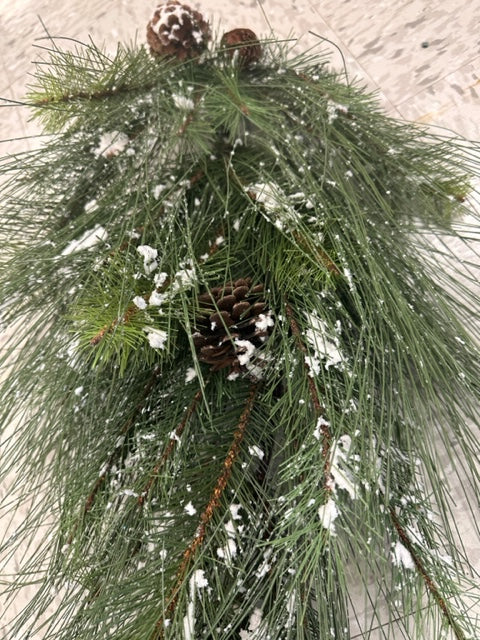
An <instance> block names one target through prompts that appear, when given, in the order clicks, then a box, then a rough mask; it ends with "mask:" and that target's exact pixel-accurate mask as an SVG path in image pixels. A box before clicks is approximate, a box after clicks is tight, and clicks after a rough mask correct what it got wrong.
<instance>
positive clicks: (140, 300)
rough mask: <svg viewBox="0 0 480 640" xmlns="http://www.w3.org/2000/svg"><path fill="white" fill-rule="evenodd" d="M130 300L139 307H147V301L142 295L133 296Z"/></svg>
mask: <svg viewBox="0 0 480 640" xmlns="http://www.w3.org/2000/svg"><path fill="white" fill-rule="evenodd" d="M132 302H133V304H134V305H135V306H136V307H138V308H139V309H146V308H147V303H146V302H145V299H144V298H143V297H142V296H135V297H134V298H133V300H132Z"/></svg>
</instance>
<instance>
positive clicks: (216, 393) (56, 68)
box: [0, 0, 480, 640]
mask: <svg viewBox="0 0 480 640" xmlns="http://www.w3.org/2000/svg"><path fill="white" fill-rule="evenodd" d="M210 37H211V28H210V26H209V25H208V23H207V22H206V20H205V19H204V18H203V16H202V15H201V14H200V13H199V12H198V11H196V10H193V9H191V8H190V7H188V6H186V5H183V4H181V3H178V2H175V1H174V0H168V2H166V3H164V4H163V5H160V6H159V7H158V8H157V9H156V10H155V13H154V15H153V17H152V20H151V21H150V23H149V25H148V29H147V40H148V45H149V48H148V47H146V46H140V47H137V48H129V47H125V46H121V45H120V46H119V47H118V50H117V52H116V54H115V55H113V56H108V55H107V54H106V53H104V52H103V51H102V50H100V49H98V48H97V47H96V46H95V45H94V44H91V43H90V44H86V45H77V47H76V48H75V49H74V50H70V51H66V50H65V51H64V50H62V49H61V48H59V47H58V45H57V43H56V42H55V41H54V40H52V41H51V47H50V50H49V60H48V64H46V61H45V60H43V61H42V62H41V63H39V64H38V65H37V73H36V76H35V80H34V85H33V86H32V88H31V93H30V96H29V103H30V105H31V106H32V107H33V110H34V114H35V116H36V117H37V118H39V119H40V120H41V122H42V123H43V125H44V130H45V134H48V135H46V137H45V138H42V139H41V140H40V143H41V144H39V147H38V149H37V150H35V151H31V152H26V153H23V154H17V155H11V156H8V157H6V158H4V159H3V161H2V164H1V172H2V179H3V182H2V191H3V193H2V212H1V216H0V224H1V233H2V237H3V238H5V240H4V245H3V251H2V254H1V257H0V261H1V272H0V300H1V305H2V306H1V313H2V322H3V324H4V326H8V327H10V329H9V334H8V335H9V336H10V337H9V339H8V340H7V341H6V342H4V344H3V351H2V361H1V362H2V378H3V386H2V388H1V395H0V398H1V399H0V416H1V418H0V423H1V425H2V428H3V432H4V435H3V438H2V447H3V453H2V456H3V457H2V464H1V470H0V472H1V474H2V475H3V476H7V475H8V474H10V473H11V472H12V470H15V473H16V481H15V483H14V486H13V487H12V488H11V491H9V492H8V493H7V494H6V495H5V496H4V498H3V501H2V509H3V513H4V514H5V515H4V517H5V518H6V519H7V520H8V519H9V518H10V517H11V515H12V514H14V513H15V509H16V508H18V507H20V506H21V505H23V507H24V508H25V505H27V504H28V505H30V507H29V512H28V517H27V518H26V520H25V521H24V523H23V524H22V526H21V527H20V528H18V529H17V530H16V532H15V535H8V536H7V535H6V536H5V537H4V539H3V542H2V547H1V552H2V554H3V556H4V557H10V555H11V554H13V553H15V550H16V549H18V548H21V547H22V545H23V546H25V544H26V542H27V541H29V540H30V539H32V537H33V535H34V533H35V532H36V533H37V534H38V532H39V531H40V532H42V543H41V544H40V546H39V547H38V548H32V549H30V550H29V551H30V556H29V557H26V558H23V559H22V562H21V566H20V569H19V572H18V576H17V578H16V580H15V582H14V584H13V585H10V586H9V587H5V593H7V591H8V594H9V595H8V599H9V601H10V599H12V598H14V597H15V593H16V592H17V591H18V593H21V589H22V586H24V585H27V584H31V583H34V582H37V583H38V585H39V586H38V591H37V595H36V596H35V598H34V599H33V601H31V602H30V603H29V604H28V606H27V607H26V608H25V609H24V611H23V613H21V614H20V615H19V616H18V617H17V619H16V621H15V622H14V624H13V626H11V627H10V630H9V631H8V632H6V633H7V635H6V636H4V637H6V638H8V639H9V640H13V639H14V638H15V639H18V638H22V639H24V638H31V639H37V638H48V639H51V640H67V639H68V640H72V639H75V640H93V639H95V640H102V639H107V638H108V639H109V640H110V639H111V640H160V639H165V640H167V639H171V640H180V639H182V640H197V639H201V638H205V639H209V640H213V639H216V640H217V639H218V640H227V639H235V640H280V639H282V640H287V639H298V640H307V639H309V640H311V639H315V640H328V639H330V638H332V639H333V638H334V639H336V640H339V639H341V640H347V639H348V638H351V637H353V636H355V634H356V633H357V634H358V635H357V636H355V637H363V638H377V637H382V638H395V639H397V638H402V637H403V638H414V639H415V638H418V639H420V638H422V639H430V638H435V639H437V638H453V639H454V640H466V639H467V638H468V639H470V640H473V639H474V638H478V637H480V625H479V624H478V620H477V619H476V617H475V605H478V599H479V598H480V591H479V588H478V584H479V582H478V581H477V580H478V576H476V574H475V572H474V567H473V559H469V557H468V555H467V554H466V552H465V550H464V549H463V547H462V544H461V541H460V540H459V537H458V525H457V522H456V519H455V516H454V513H455V512H454V509H455V505H457V504H461V505H463V507H462V509H463V510H462V511H461V512H460V513H461V514H462V517H463V518H469V517H470V518H472V525H471V527H472V531H473V534H472V535H475V536H477V539H478V540H479V541H480V532H479V527H478V522H479V518H478V515H479V504H478V501H479V496H480V482H479V480H480V478H479V471H480V470H479V464H478V454H479V445H478V442H479V424H480V419H479V382H478V362H479V359H480V358H479V341H478V335H479V334H478V326H479V322H478V321H479V318H480V300H479V297H478V291H479V289H478V282H477V278H478V274H479V267H480V261H479V253H478V251H479V250H478V238H479V236H478V223H479V217H478V214H477V213H476V212H475V210H474V208H473V206H472V203H473V193H474V192H473V187H472V185H473V184H475V180H476V179H477V178H478V176H479V173H480V171H479V164H478V157H479V156H478V146H477V147H475V145H473V144H470V143H467V142H465V141H462V140H458V139H452V138H446V137H445V138H441V137H439V136H433V135H432V134H430V133H428V132H427V131H425V130H423V129H421V128H419V127H416V126H414V125H410V124H406V123H404V122H397V121H395V120H392V119H390V118H388V117H386V116H385V115H383V114H382V113H381V111H379V109H378V107H377V105H376V103H375V100H374V98H372V97H371V96H370V95H368V94H367V93H366V92H365V91H364V89H362V88H361V87H358V86H355V85H354V84H349V83H347V82H345V80H344V78H343V77H342V76H341V75H339V74H336V73H333V72H332V71H330V70H329V67H328V64H327V62H328V61H327V60H326V59H325V58H324V57H323V56H322V55H321V54H317V53H316V52H314V51H310V52H308V53H306V54H304V55H300V56H298V55H297V56H293V55H291V54H290V52H289V44H288V43H281V42H276V41H271V40H270V41H263V42H261V41H259V40H258V38H257V36H256V35H255V34H254V33H253V32H252V31H250V30H249V29H246V28H242V29H238V30H234V31H232V32H229V33H228V34H225V35H224V36H223V37H222V36H220V37H218V38H212V40H210ZM149 49H150V50H149ZM465 256H467V257H465ZM12 425H14V426H13V427H12ZM452 487H455V488H456V489H455V492H453V489H452ZM458 487H460V493H459V489H458ZM457 513H458V512H457ZM362 601H363V602H364V603H365V606H366V608H367V614H366V615H365V616H363V614H362V610H361V608H359V606H358V603H359V602H362ZM369 603H370V607H367V604H369ZM476 611H477V615H478V608H477V609H476ZM368 612H369V613H368ZM412 613H415V615H413V616H411V615H410V614H412ZM357 625H359V626H360V628H361V630H362V631H361V633H360V631H358V630H357ZM380 625H382V626H381V627H380ZM376 627H380V630H379V631H378V630H377V631H375V630H374V629H375V628H376ZM375 633H377V634H378V635H375Z"/></svg>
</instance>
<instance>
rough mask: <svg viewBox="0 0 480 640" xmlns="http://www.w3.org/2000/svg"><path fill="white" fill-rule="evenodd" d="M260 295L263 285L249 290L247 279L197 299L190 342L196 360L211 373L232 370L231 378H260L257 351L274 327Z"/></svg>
mask: <svg viewBox="0 0 480 640" xmlns="http://www.w3.org/2000/svg"><path fill="white" fill-rule="evenodd" d="M263 291H264V287H263V285H262V284H257V285H254V286H252V281H251V279H250V278H245V279H244V278H241V279H239V280H235V281H234V282H229V283H227V284H226V285H225V286H223V287H213V289H210V291H208V292H207V293H203V294H201V295H200V296H199V297H198V301H199V303H200V311H199V312H198V315H197V318H196V331H195V333H194V335H193V342H194V344H195V348H196V350H197V353H198V358H199V360H200V361H201V362H206V363H207V364H210V365H211V368H212V371H218V370H219V369H224V368H225V367H231V369H232V372H231V375H232V374H233V375H234V376H235V375H236V374H239V373H240V372H245V371H247V372H249V373H250V374H252V375H256V377H259V376H258V375H257V373H258V369H259V365H261V362H262V359H261V358H259V357H258V354H257V353H256V350H257V349H258V348H259V347H261V346H262V345H263V343H264V342H265V340H266V339H267V337H268V335H269V333H270V330H271V327H272V326H273V319H272V317H271V313H270V311H268V310H267V309H266V306H267V305H266V303H265V301H264V300H263V299H262V298H263ZM256 372H257V373H256Z"/></svg>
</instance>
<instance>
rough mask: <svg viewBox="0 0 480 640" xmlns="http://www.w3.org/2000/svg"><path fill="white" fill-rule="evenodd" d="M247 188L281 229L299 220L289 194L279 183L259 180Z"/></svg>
mask: <svg viewBox="0 0 480 640" xmlns="http://www.w3.org/2000/svg"><path fill="white" fill-rule="evenodd" d="M245 190H246V192H247V193H248V194H249V196H250V197H251V198H252V199H253V200H255V202H257V203H259V204H261V205H263V210H264V211H265V213H266V214H267V218H268V219H269V220H270V221H273V223H274V224H275V226H276V227H277V228H278V229H280V230H281V231H282V230H283V229H284V227H285V225H287V228H288V223H292V222H295V223H296V222H298V221H299V219H300V216H299V214H298V212H297V211H296V210H295V208H294V207H292V205H291V204H290V202H289V199H288V196H287V195H286V193H285V192H284V191H283V189H282V188H281V187H280V186H279V185H278V184H275V183H272V182H257V183H255V184H250V185H248V186H247V187H246V188H245Z"/></svg>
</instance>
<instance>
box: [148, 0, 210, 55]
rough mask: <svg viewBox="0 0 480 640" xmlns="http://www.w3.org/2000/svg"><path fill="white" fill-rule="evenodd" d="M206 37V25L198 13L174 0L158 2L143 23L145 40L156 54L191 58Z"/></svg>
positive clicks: (201, 47)
mask: <svg viewBox="0 0 480 640" xmlns="http://www.w3.org/2000/svg"><path fill="white" fill-rule="evenodd" d="M209 39H210V25H209V24H208V22H207V21H206V20H204V18H203V16H202V14H201V13H200V12H199V11H195V9H192V8H190V7H189V6H188V5H186V4H181V3H180V2H177V0H167V1H166V2H165V3H163V4H161V5H159V6H158V7H157V8H156V9H155V12H154V14H153V17H152V19H151V20H150V22H149V23H148V25H147V42H148V44H149V45H150V52H151V53H152V55H156V56H171V57H175V58H177V59H178V60H186V59H187V58H195V57H196V56H198V55H200V54H201V53H202V51H204V49H205V48H206V46H207V42H208V40H209Z"/></svg>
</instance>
